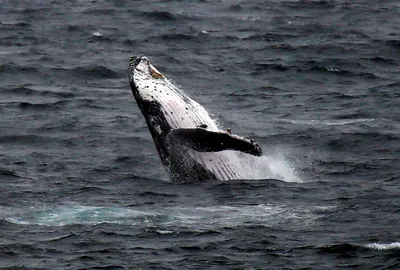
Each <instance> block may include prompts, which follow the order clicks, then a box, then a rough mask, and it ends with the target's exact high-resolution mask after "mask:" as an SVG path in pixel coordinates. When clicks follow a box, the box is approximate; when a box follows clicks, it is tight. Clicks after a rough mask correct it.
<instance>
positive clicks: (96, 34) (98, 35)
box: [92, 32, 103, 37]
mask: <svg viewBox="0 0 400 270" xmlns="http://www.w3.org/2000/svg"><path fill="white" fill-rule="evenodd" d="M92 36H94V37H102V36H103V34H102V33H100V32H94V33H93V34H92Z"/></svg>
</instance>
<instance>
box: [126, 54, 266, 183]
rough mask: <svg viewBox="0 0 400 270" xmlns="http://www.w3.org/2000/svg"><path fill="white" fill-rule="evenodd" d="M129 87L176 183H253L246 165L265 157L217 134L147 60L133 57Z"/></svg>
mask: <svg viewBox="0 0 400 270" xmlns="http://www.w3.org/2000/svg"><path fill="white" fill-rule="evenodd" d="M129 82H130V86H131V89H132V93H133V96H134V97H135V100H136V103H137V105H138V107H139V109H140V110H141V112H142V114H143V116H144V118H145V120H146V123H147V126H148V128H149V131H150V134H151V135H152V137H153V140H154V144H155V146H156V148H157V151H158V154H159V156H160V158H161V161H162V163H163V165H164V167H165V168H166V170H167V172H168V174H169V177H170V179H171V180H172V181H176V182H190V181H199V180H200V181H201V180H208V179H215V180H230V179H244V178H248V177H247V175H248V174H246V171H247V170H248V169H249V168H244V167H243V164H242V160H243V158H245V157H246V156H249V155H252V156H261V155H262V150H261V148H260V146H259V144H258V143H256V142H255V141H254V140H252V139H247V138H244V137H241V136H238V135H234V134H232V133H231V131H230V130H229V129H228V130H227V131H224V130H221V129H220V128H218V126H217V124H216V122H215V121H214V120H213V119H212V118H211V116H210V115H209V113H208V112H207V111H206V110H205V109H204V107H203V106H201V105H200V104H199V103H197V102H196V101H194V100H193V99H191V98H190V97H188V96H187V95H186V94H185V93H183V92H182V91H181V90H180V89H179V88H178V87H176V86H175V85H174V84H172V83H171V82H170V81H169V80H168V79H167V78H166V77H165V76H164V75H163V74H161V73H160V72H159V71H158V70H157V69H156V68H155V67H154V66H153V65H152V64H151V63H150V61H149V60H148V59H147V58H146V57H136V56H134V57H131V59H130V63H129Z"/></svg>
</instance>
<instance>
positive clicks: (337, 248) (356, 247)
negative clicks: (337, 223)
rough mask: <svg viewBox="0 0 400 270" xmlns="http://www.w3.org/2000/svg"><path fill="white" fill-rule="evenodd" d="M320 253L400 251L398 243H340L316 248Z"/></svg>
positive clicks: (399, 243)
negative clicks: (370, 250)
mask: <svg viewBox="0 0 400 270" xmlns="http://www.w3.org/2000/svg"><path fill="white" fill-rule="evenodd" d="M318 249H319V250H320V251H321V252H327V253H345V252H352V251H365V250H368V249H373V250H397V249H400V242H393V243H389V244H382V243H371V244H351V243H341V244H333V245H326V246H321V247H319V248H318Z"/></svg>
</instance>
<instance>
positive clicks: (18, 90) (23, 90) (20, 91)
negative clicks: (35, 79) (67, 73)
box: [2, 86, 75, 98]
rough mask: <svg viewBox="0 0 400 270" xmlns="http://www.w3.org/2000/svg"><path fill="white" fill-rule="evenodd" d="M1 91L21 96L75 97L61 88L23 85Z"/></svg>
mask: <svg viewBox="0 0 400 270" xmlns="http://www.w3.org/2000/svg"><path fill="white" fill-rule="evenodd" d="M2 93H6V94H13V95H22V96H33V95H35V96H36V95H40V96H46V97H56V98H72V97H75V94H74V93H71V92H65V91H63V90H62V89H61V91H54V90H37V89H33V88H29V87H25V86H20V87H14V88H6V89H2Z"/></svg>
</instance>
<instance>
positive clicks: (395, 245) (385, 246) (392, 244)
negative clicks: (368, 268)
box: [365, 242, 400, 250]
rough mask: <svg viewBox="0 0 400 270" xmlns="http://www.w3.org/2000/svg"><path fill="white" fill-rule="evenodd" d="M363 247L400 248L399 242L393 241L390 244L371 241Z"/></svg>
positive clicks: (378, 248) (379, 248)
mask: <svg viewBox="0 0 400 270" xmlns="http://www.w3.org/2000/svg"><path fill="white" fill-rule="evenodd" d="M365 247H367V248H372V249H377V250H388V249H400V242H394V243H390V244H381V243H373V244H368V245H365Z"/></svg>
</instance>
